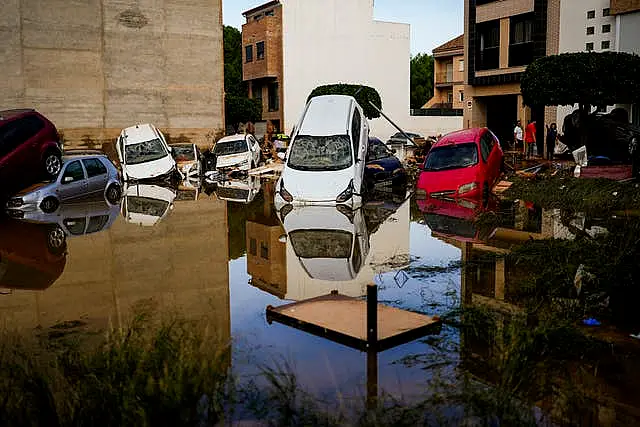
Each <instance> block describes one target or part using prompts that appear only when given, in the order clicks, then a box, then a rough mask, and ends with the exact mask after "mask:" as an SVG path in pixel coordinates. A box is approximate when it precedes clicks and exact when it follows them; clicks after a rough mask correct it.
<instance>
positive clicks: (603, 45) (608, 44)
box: [600, 40, 611, 50]
mask: <svg viewBox="0 0 640 427" xmlns="http://www.w3.org/2000/svg"><path fill="white" fill-rule="evenodd" d="M600 47H601V48H602V49H603V50H606V49H609V48H610V47H611V42H610V41H609V40H605V41H603V42H602V43H601V44H600Z"/></svg>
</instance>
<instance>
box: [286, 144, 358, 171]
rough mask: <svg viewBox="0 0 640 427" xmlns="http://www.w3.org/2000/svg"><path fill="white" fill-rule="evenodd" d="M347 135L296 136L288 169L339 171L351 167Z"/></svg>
mask: <svg viewBox="0 0 640 427" xmlns="http://www.w3.org/2000/svg"><path fill="white" fill-rule="evenodd" d="M350 144H351V141H350V140H349V136H347V135H335V136H309V135H298V136H297V137H296V139H295V141H294V142H293V145H292V146H291V148H290V150H291V152H290V154H289V163H288V164H287V166H288V167H290V168H292V169H295V170H301V171H339V170H343V169H346V168H348V167H350V166H351V165H353V157H352V156H351V145H350Z"/></svg>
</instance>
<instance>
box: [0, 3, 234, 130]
mask: <svg viewBox="0 0 640 427" xmlns="http://www.w3.org/2000/svg"><path fill="white" fill-rule="evenodd" d="M0 57H1V58H2V63H3V76H5V78H3V79H1V80H2V81H1V82H0V109H4V108H15V107H34V108H36V109H38V110H39V111H41V112H42V113H44V114H45V115H46V116H48V117H50V118H51V120H52V121H53V122H54V123H55V124H56V125H57V126H58V127H59V128H61V129H68V128H107V129H121V128H123V127H126V126H130V125H131V124H133V123H135V122H147V121H148V122H153V123H155V124H156V125H157V126H159V127H164V128H174V129H195V128H197V129H209V130H215V129H222V128H223V124H224V102H223V94H224V92H223V80H224V79H223V75H224V69H223V52H222V2H221V0H138V1H134V0H46V1H45V0H6V1H5V2H3V7H2V16H1V17H0Z"/></svg>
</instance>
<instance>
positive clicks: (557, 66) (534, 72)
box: [521, 52, 640, 113]
mask: <svg viewBox="0 0 640 427" xmlns="http://www.w3.org/2000/svg"><path fill="white" fill-rule="evenodd" d="M521 90H522V97H523V100H524V103H525V104H526V105H528V106H530V107H543V106H551V105H574V104H578V105H579V106H580V111H581V112H582V113H589V112H590V111H591V107H592V106H606V105H614V104H623V103H629V104H632V103H635V102H639V101H640V56H637V55H631V54H628V53H620V52H601V53H595V52H588V53H585V52H582V53H564V54H561V55H553V56H547V57H544V58H540V59H537V60H536V61H534V62H532V63H531V64H530V65H529V66H528V67H527V70H526V71H525V73H524V75H523V76H522V82H521Z"/></svg>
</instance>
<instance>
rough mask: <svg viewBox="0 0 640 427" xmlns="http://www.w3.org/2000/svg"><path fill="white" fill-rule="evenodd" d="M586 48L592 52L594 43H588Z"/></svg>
mask: <svg viewBox="0 0 640 427" xmlns="http://www.w3.org/2000/svg"><path fill="white" fill-rule="evenodd" d="M585 48H586V49H587V51H588V52H591V51H592V50H593V43H587V45H586V46H585Z"/></svg>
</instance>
